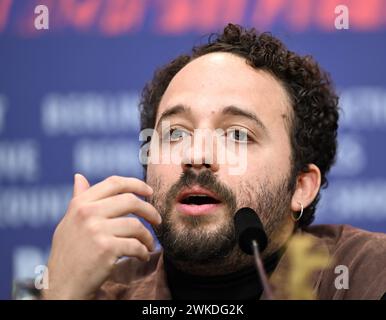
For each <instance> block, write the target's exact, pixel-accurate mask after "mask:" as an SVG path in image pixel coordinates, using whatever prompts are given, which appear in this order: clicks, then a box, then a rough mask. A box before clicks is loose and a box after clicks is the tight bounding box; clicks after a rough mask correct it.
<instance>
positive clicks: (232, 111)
mask: <svg viewBox="0 0 386 320" xmlns="http://www.w3.org/2000/svg"><path fill="white" fill-rule="evenodd" d="M222 114H223V115H232V116H241V117H245V118H248V119H250V120H252V121H254V122H255V123H256V124H257V126H258V127H260V128H261V129H263V131H265V132H266V133H268V130H267V128H266V126H265V125H264V123H263V122H262V121H261V120H260V119H259V118H258V117H257V116H256V115H255V114H254V113H252V112H249V111H247V110H244V109H241V108H239V107H236V106H228V107H225V108H224V109H223V110H222Z"/></svg>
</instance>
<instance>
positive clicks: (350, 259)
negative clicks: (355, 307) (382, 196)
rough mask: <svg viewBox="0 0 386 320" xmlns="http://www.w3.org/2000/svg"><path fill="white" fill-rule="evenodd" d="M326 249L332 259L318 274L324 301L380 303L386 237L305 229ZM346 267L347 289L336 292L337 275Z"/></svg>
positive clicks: (333, 228) (385, 283)
mask: <svg viewBox="0 0 386 320" xmlns="http://www.w3.org/2000/svg"><path fill="white" fill-rule="evenodd" d="M307 232H310V233H311V234H313V235H314V236H316V237H318V238H320V239H321V240H322V241H323V242H324V243H325V244H326V245H327V247H328V250H329V252H330V256H331V258H332V260H331V261H332V262H331V265H330V267H329V269H327V270H325V271H324V272H323V273H322V279H321V284H320V289H321V293H322V296H323V295H324V296H325V298H326V299H331V298H332V299H380V298H381V297H382V296H383V294H384V293H385V292H386V234H383V233H379V232H369V231H366V230H362V229H359V228H355V227H352V226H349V225H319V226H314V227H310V228H308V230H307ZM342 266H343V267H347V268H346V270H347V273H348V274H347V276H348V289H347V288H340V289H339V288H337V286H336V279H337V277H338V276H339V275H340V273H339V271H337V267H340V269H339V270H342V269H341V267H342Z"/></svg>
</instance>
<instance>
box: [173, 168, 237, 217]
mask: <svg viewBox="0 0 386 320" xmlns="http://www.w3.org/2000/svg"><path fill="white" fill-rule="evenodd" d="M193 185H198V186H200V187H202V188H205V189H208V190H210V191H212V192H214V193H215V194H217V195H218V196H219V197H220V199H221V201H222V202H223V203H225V204H226V205H228V207H229V209H231V210H233V211H234V210H235V209H236V196H235V195H234V193H233V191H232V190H231V189H230V188H228V187H227V186H226V185H225V184H223V183H221V182H220V181H218V178H217V177H216V176H215V175H214V174H213V173H212V171H210V170H209V169H206V170H204V171H200V172H199V173H196V172H195V171H194V170H193V169H188V170H186V171H184V172H183V173H182V174H181V176H180V178H179V180H178V181H177V182H176V183H175V184H174V185H173V186H172V187H171V188H170V190H169V192H168V194H167V197H166V198H167V201H173V200H174V199H175V198H176V197H177V195H178V193H179V192H180V191H181V189H182V188H189V187H191V186H193ZM233 211H231V212H233Z"/></svg>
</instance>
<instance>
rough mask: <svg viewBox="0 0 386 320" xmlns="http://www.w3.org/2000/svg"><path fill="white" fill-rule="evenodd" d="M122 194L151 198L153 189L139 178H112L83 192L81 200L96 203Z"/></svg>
mask: <svg viewBox="0 0 386 320" xmlns="http://www.w3.org/2000/svg"><path fill="white" fill-rule="evenodd" d="M120 193H135V194H138V195H141V196H150V195H151V194H152V193H153V189H152V188H151V187H150V186H149V185H148V184H146V183H145V182H144V181H142V180H140V179H137V178H128V177H121V176H111V177H108V178H107V179H105V180H103V181H101V182H99V183H97V184H95V185H93V186H92V187H91V188H89V189H88V190H87V191H85V192H83V193H82V194H81V195H80V196H79V198H82V200H84V201H96V200H101V199H104V198H107V197H111V196H114V195H117V194H120Z"/></svg>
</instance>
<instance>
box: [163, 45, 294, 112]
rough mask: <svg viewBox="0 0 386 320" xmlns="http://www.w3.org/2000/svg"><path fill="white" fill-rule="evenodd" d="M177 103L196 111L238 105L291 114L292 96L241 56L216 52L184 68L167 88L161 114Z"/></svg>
mask: <svg viewBox="0 0 386 320" xmlns="http://www.w3.org/2000/svg"><path fill="white" fill-rule="evenodd" d="M176 105H187V106H191V107H192V110H193V112H194V111H197V112H202V111H205V112H206V113H214V112H221V110H222V109H223V108H224V107H225V106H229V105H236V106H240V107H241V108H246V109H248V111H251V112H257V113H269V114H272V115H275V114H276V115H283V114H288V113H289V108H288V107H289V105H290V103H289V98H288V94H287V92H286V90H285V89H284V87H283V86H282V84H281V83H280V82H279V81H278V80H277V79H276V78H275V77H273V76H272V75H271V74H270V73H269V72H267V71H264V70H261V69H260V70H257V69H254V68H253V67H251V66H250V65H248V64H247V63H246V60H245V59H244V58H242V57H239V56H236V55H234V54H231V53H223V52H216V53H210V54H206V55H204V56H201V57H199V58H196V59H195V60H193V61H192V62H190V63H188V64H187V65H186V66H185V67H184V68H182V69H181V70H180V71H179V72H178V73H177V74H176V75H175V77H174V78H173V79H172V81H171V82H170V84H169V86H168V88H167V89H166V91H165V93H164V95H163V97H162V99H161V103H160V105H159V109H158V112H157V119H158V118H159V116H160V114H162V113H163V112H165V111H166V110H167V109H169V108H172V107H174V106H176Z"/></svg>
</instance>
